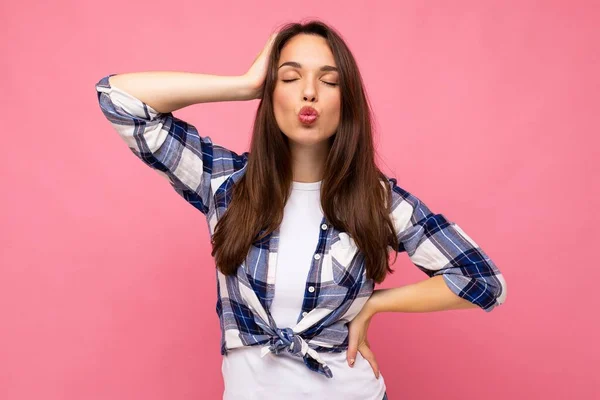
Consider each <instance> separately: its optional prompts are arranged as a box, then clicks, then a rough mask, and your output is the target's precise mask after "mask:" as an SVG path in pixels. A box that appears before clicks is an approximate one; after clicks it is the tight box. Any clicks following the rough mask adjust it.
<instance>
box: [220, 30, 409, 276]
mask: <svg viewBox="0 0 600 400" xmlns="http://www.w3.org/2000/svg"><path fill="white" fill-rule="evenodd" d="M298 34H310V35H319V36H321V37H323V38H325V40H326V41H327V43H328V44H329V47H330V48H331V51H332V53H333V56H334V58H335V62H336V64H337V67H338V69H339V84H340V90H341V104H340V123H339V126H338V128H337V131H336V133H335V134H333V135H332V136H331V137H330V138H329V142H330V143H329V144H330V150H329V154H328V156H327V160H326V163H325V173H324V176H323V182H322V185H321V207H322V209H323V213H324V214H325V217H326V218H327V221H328V222H329V223H330V224H333V226H334V227H335V228H336V229H338V230H340V231H343V232H347V233H348V234H349V235H350V236H351V237H352V238H353V239H354V240H355V243H356V245H357V246H358V248H359V250H360V252H362V253H363V254H364V257H365V263H366V273H367V277H368V278H370V279H373V280H374V281H375V282H377V283H381V282H382V281H383V280H384V278H385V276H386V274H387V272H390V273H392V272H394V271H393V270H392V269H391V268H390V266H389V262H388V261H389V260H388V257H389V256H388V248H387V246H391V247H392V249H394V250H397V249H398V239H397V237H396V234H395V233H394V232H395V231H394V225H393V223H392V220H391V218H390V212H391V204H390V203H391V201H390V199H391V189H390V186H389V184H388V180H387V178H386V176H385V175H384V174H383V173H382V172H381V171H380V170H379V168H378V167H377V166H376V165H375V149H374V144H373V136H372V126H371V108H370V105H369V102H368V100H367V96H366V93H365V89H364V87H363V82H362V77H361V75H360V72H359V70H358V67H357V64H356V61H355V59H354V56H353V55H352V53H351V52H350V49H349V48H348V47H347V45H346V44H345V43H344V41H343V40H342V38H341V36H340V35H339V34H338V33H337V32H336V31H335V30H334V29H332V28H330V27H328V26H327V25H326V24H325V23H323V22H320V21H310V22H307V23H304V24H302V23H290V24H287V25H284V27H283V28H282V29H281V30H280V31H279V33H278V35H277V37H276V39H275V41H274V43H273V47H272V50H271V53H270V57H269V62H268V69H267V75H266V77H265V82H264V84H263V85H264V86H263V90H262V93H263V94H262V99H261V101H260V104H259V106H258V110H257V112H256V118H255V120H254V129H253V134H252V140H251V145H250V153H249V156H248V164H247V165H246V168H247V170H246V172H245V175H244V176H243V177H242V178H240V180H239V181H238V182H237V183H236V184H235V186H234V188H233V192H232V199H231V203H230V205H229V207H228V209H227V211H226V212H225V213H224V214H223V216H222V217H221V218H220V219H219V222H218V223H217V225H216V227H215V232H214V234H213V238H212V243H213V250H212V253H211V255H212V256H213V257H214V258H215V260H216V265H217V268H219V269H220V271H221V272H222V273H223V274H225V275H235V274H236V272H237V268H238V266H239V265H240V264H241V263H242V262H243V261H244V260H245V258H246V255H247V254H248V250H249V248H250V246H251V245H252V243H253V242H255V241H257V240H261V239H263V238H264V237H265V236H267V235H268V234H270V233H272V232H273V231H274V230H275V229H277V227H278V226H279V225H280V224H281V221H282V219H283V209H284V206H285V204H286V202H287V199H288V197H289V195H290V189H291V185H292V176H293V175H292V167H291V162H290V159H291V156H290V149H289V147H288V142H287V137H286V136H285V135H284V134H283V133H282V132H281V131H280V129H279V126H278V125H277V122H276V120H275V114H274V112H273V91H274V89H275V83H276V80H277V62H278V60H279V56H280V54H281V49H282V48H283V46H284V45H285V44H286V42H287V41H288V40H290V39H291V38H292V37H294V36H296V35H298ZM261 231H263V233H262V235H260V236H258V237H257V235H258V234H259V233H260V232H261ZM397 254H398V253H397V251H396V256H397Z"/></svg>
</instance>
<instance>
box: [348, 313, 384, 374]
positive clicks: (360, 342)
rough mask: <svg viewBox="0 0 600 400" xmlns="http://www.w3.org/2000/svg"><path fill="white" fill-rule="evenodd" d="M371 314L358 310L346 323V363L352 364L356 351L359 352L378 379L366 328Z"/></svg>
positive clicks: (377, 369)
mask: <svg viewBox="0 0 600 400" xmlns="http://www.w3.org/2000/svg"><path fill="white" fill-rule="evenodd" d="M371 318H373V315H372V314H370V315H369V314H368V313H367V312H364V309H363V311H361V312H359V313H358V315H357V316H356V317H354V319H353V320H352V321H350V323H349V324H348V341H349V343H348V352H347V359H348V365H350V366H351V367H353V366H354V360H356V352H357V351H360V354H361V355H362V356H363V357H364V358H365V359H366V360H367V361H368V362H369V364H371V368H372V369H373V373H374V374H375V378H377V379H379V365H378V364H377V361H376V360H375V354H373V352H372V351H371V347H370V346H371V345H370V344H369V340H368V339H367V330H368V329H369V324H370V323H371Z"/></svg>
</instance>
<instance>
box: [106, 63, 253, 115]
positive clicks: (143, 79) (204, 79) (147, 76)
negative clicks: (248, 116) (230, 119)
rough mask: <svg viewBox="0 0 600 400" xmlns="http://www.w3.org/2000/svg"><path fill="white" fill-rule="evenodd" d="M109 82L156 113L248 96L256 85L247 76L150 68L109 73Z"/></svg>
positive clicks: (249, 98) (241, 98)
mask: <svg viewBox="0 0 600 400" xmlns="http://www.w3.org/2000/svg"><path fill="white" fill-rule="evenodd" d="M109 81H110V84H111V86H113V87H117V88H119V89H121V90H123V91H125V92H127V93H129V94H130V95H132V96H133V97H136V98H137V99H139V100H140V101H142V102H144V103H146V104H147V105H148V106H150V107H152V108H153V109H154V110H156V111H157V112H159V113H165V114H166V113H170V112H173V111H175V110H178V109H180V108H183V107H187V106H190V105H192V104H197V103H209V102H220V101H242V100H251V99H252V98H253V97H254V92H255V85H254V84H253V82H252V81H251V80H250V79H248V78H247V77H246V76H243V75H241V76H219V75H207V74H197V73H191V72H172V71H150V72H132V73H125V74H119V75H112V76H111V77H110V78H109Z"/></svg>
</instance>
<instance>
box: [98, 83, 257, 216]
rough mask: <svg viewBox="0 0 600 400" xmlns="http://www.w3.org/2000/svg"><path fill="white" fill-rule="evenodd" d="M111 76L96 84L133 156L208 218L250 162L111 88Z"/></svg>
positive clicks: (108, 114) (103, 105)
mask: <svg viewBox="0 0 600 400" xmlns="http://www.w3.org/2000/svg"><path fill="white" fill-rule="evenodd" d="M113 75H115V74H110V75H107V76H105V77H103V78H102V79H100V81H98V82H97V83H96V85H95V86H96V91H97V95H98V102H99V105H100V108H101V110H102V112H103V114H104V116H105V117H106V119H108V121H109V122H110V123H111V124H112V126H113V128H114V129H115V130H116V131H117V133H118V134H119V135H120V137H121V138H122V139H123V140H124V141H125V143H126V144H127V146H128V147H129V148H130V150H131V151H132V152H133V153H134V154H135V155H136V156H137V157H138V158H139V159H140V160H142V161H143V162H144V163H145V164H146V165H148V166H150V167H151V168H153V169H154V170H156V171H157V172H158V173H159V175H161V176H163V177H165V178H167V179H168V180H169V183H170V184H171V186H172V187H173V188H174V189H175V191H176V192H177V193H178V194H179V195H180V196H182V197H183V198H184V199H185V200H186V201H187V202H188V203H190V204H191V205H192V206H194V207H195V208H197V209H198V210H200V211H201V212H202V213H203V214H208V212H209V210H210V209H211V207H212V206H213V204H212V202H213V201H214V200H213V193H214V192H215V191H216V189H217V188H218V187H219V185H220V184H221V183H222V182H223V181H224V180H225V179H226V178H227V177H228V176H229V175H231V174H232V173H233V172H235V171H236V170H239V169H240V168H241V167H242V166H243V165H244V164H245V162H246V161H247V156H248V153H243V154H242V155H238V154H236V153H235V152H233V151H231V150H229V149H226V148H224V147H222V146H219V145H217V144H213V142H212V140H211V138H210V137H209V136H201V135H199V133H198V130H197V129H196V127H195V126H194V125H192V124H190V123H188V122H186V121H183V120H181V119H179V118H176V117H175V116H173V113H159V112H157V111H156V110H154V109H153V108H152V107H150V106H149V105H148V104H146V103H144V102H143V101H141V100H140V99H138V98H136V97H134V96H132V95H130V94H129V93H127V92H125V91H123V90H122V89H119V88H117V87H114V86H111V84H110V82H109V78H110V77H111V76H113Z"/></svg>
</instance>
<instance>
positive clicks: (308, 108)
mask: <svg viewBox="0 0 600 400" xmlns="http://www.w3.org/2000/svg"><path fill="white" fill-rule="evenodd" d="M298 115H315V116H317V117H318V116H319V112H318V111H317V110H315V109H314V108H312V107H311V106H304V107H302V108H301V109H300V112H299V113H298Z"/></svg>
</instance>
